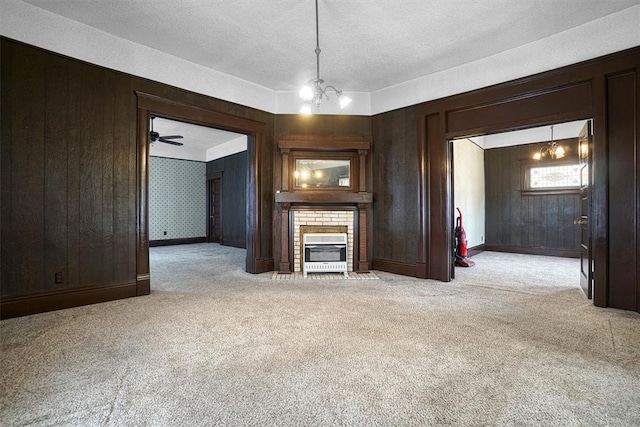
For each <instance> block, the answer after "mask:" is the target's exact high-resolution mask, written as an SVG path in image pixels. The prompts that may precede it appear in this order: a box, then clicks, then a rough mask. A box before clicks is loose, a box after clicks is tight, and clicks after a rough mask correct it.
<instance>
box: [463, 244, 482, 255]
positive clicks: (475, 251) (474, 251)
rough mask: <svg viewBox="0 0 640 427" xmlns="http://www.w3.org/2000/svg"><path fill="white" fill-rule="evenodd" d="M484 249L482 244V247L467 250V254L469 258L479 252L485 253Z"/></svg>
mask: <svg viewBox="0 0 640 427" xmlns="http://www.w3.org/2000/svg"><path fill="white" fill-rule="evenodd" d="M486 250H487V249H486V247H485V245H484V244H482V245H478V246H474V247H472V248H469V249H467V253H468V255H469V256H470V257H472V256H475V255H478V254H479V253H480V252H484V251H486Z"/></svg>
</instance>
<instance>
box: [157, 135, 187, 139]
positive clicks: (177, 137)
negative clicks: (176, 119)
mask: <svg viewBox="0 0 640 427" xmlns="http://www.w3.org/2000/svg"><path fill="white" fill-rule="evenodd" d="M161 138H164V139H181V138H184V136H182V135H162V137H161Z"/></svg>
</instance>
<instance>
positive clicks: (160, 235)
mask: <svg viewBox="0 0 640 427" xmlns="http://www.w3.org/2000/svg"><path fill="white" fill-rule="evenodd" d="M151 127H152V129H153V130H152V131H150V145H149V246H150V247H155V246H168V245H184V244H198V243H199V244H202V243H206V242H209V243H217V244H220V245H227V246H235V247H239V248H243V249H246V212H245V211H246V200H247V197H246V184H245V183H246V181H247V153H246V152H247V136H246V135H243V134H239V133H236V132H229V131H225V130H221V129H216V128H212V127H209V126H201V125H197V124H192V123H186V122H184V121H180V120H173V119H168V118H163V117H160V116H152V119H151ZM154 132H155V134H154ZM223 176H226V177H227V178H228V179H227V180H226V181H225V180H223ZM225 187H226V194H227V195H228V199H229V200H226V199H227V198H226V197H224V196H223V189H225ZM224 217H226V218H229V220H228V221H227V223H226V224H224V225H223V221H222V220H223V218H224ZM151 250H152V251H153V250H154V249H151ZM158 250H159V249H155V251H158ZM154 259H158V258H157V257H150V263H153V262H154V261H153V260H154ZM150 267H151V269H152V271H153V270H155V271H158V270H157V269H158V268H159V266H157V265H156V266H154V265H151V266H150Z"/></svg>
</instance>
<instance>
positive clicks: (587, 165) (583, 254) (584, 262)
mask: <svg viewBox="0 0 640 427" xmlns="http://www.w3.org/2000/svg"><path fill="white" fill-rule="evenodd" d="M591 135H592V131H591V121H590V120H589V121H588V122H587V123H585V125H584V127H583V128H582V130H581V131H580V134H579V135H578V156H579V159H580V218H579V219H576V220H575V221H574V224H576V225H579V226H580V286H581V287H582V290H583V291H584V293H585V294H586V295H587V298H589V299H591V298H592V297H593V259H592V257H593V255H592V253H591V226H590V224H589V211H590V209H591V195H590V194H591V189H590V185H591V183H592V180H591V175H592V172H591V169H592V168H591V164H592V155H591V152H592V150H591V147H592V145H591V139H592V137H591Z"/></svg>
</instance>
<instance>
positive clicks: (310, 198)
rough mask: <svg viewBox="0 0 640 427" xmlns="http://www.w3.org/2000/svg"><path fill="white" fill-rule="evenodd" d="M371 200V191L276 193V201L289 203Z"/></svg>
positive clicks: (353, 202) (347, 203) (368, 201)
mask: <svg viewBox="0 0 640 427" xmlns="http://www.w3.org/2000/svg"><path fill="white" fill-rule="evenodd" d="M371 202H373V194H372V193H366V192H364V193H347V192H344V193H338V192H334V193H321V192H318V191H315V192H295V193H292V192H288V191H287V192H284V193H283V192H280V193H276V203H289V204H295V203H299V204H305V205H308V204H321V205H325V204H338V205H357V204H362V203H371Z"/></svg>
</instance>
